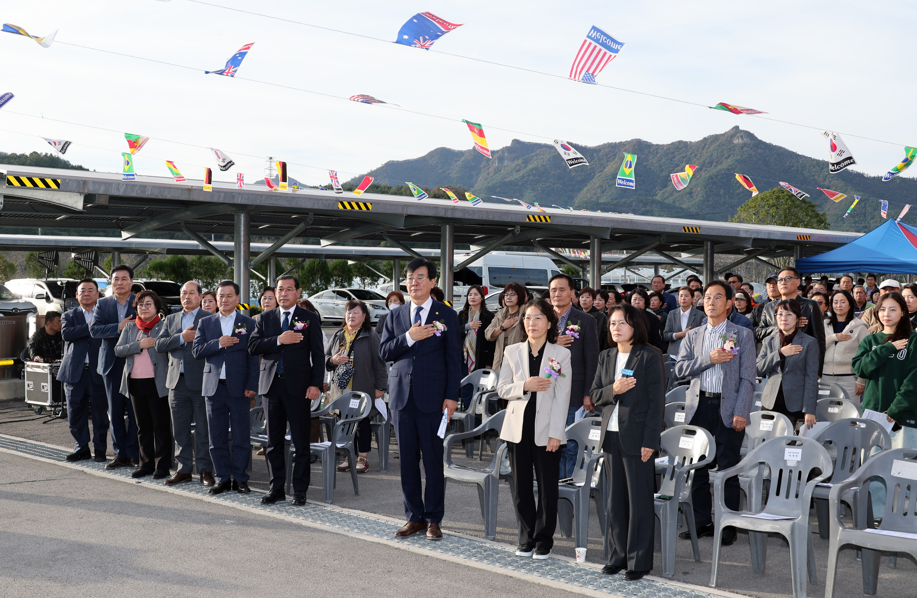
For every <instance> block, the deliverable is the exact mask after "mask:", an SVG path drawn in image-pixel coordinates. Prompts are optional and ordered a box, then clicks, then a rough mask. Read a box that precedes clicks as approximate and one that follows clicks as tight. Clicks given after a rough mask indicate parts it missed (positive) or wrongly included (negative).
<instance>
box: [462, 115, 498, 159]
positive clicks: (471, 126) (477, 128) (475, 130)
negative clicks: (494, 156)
mask: <svg viewBox="0 0 917 598" xmlns="http://www.w3.org/2000/svg"><path fill="white" fill-rule="evenodd" d="M462 122H463V123H465V124H466V125H468V130H469V131H471V138H472V139H474V149H476V150H478V151H479V152H480V153H481V154H483V155H484V156H485V157H487V158H490V157H491V156H490V148H489V147H487V138H486V137H484V129H482V128H481V125H479V124H478V123H473V122H471V121H470V120H462Z"/></svg>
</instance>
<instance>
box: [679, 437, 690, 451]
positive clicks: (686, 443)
mask: <svg viewBox="0 0 917 598" xmlns="http://www.w3.org/2000/svg"><path fill="white" fill-rule="evenodd" d="M678 448H683V449H693V448H694V439H693V438H691V437H690V436H682V437H681V438H680V439H679V440H678Z"/></svg>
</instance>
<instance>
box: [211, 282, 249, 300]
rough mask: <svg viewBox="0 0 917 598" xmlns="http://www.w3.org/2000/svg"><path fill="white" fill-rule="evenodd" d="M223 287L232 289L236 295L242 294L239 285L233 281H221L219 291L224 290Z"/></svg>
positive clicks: (218, 286)
mask: <svg viewBox="0 0 917 598" xmlns="http://www.w3.org/2000/svg"><path fill="white" fill-rule="evenodd" d="M223 287H232V289H233V290H234V291H235V292H236V295H238V294H240V293H241V292H242V291H241V290H240V289H239V285H237V284H236V283H234V282H233V281H231V280H221V281H220V284H218V285H217V290H219V289H222V288H223ZM214 297H216V295H214Z"/></svg>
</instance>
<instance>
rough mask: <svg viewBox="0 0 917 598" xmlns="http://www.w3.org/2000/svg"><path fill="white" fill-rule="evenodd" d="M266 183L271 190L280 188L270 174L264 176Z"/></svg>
mask: <svg viewBox="0 0 917 598" xmlns="http://www.w3.org/2000/svg"><path fill="white" fill-rule="evenodd" d="M264 184H265V185H267V188H268V189H270V190H271V191H279V190H280V189H278V187H277V185H275V184H274V181H273V180H272V179H271V177H269V176H266V177H264Z"/></svg>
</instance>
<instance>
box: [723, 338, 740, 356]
mask: <svg viewBox="0 0 917 598" xmlns="http://www.w3.org/2000/svg"><path fill="white" fill-rule="evenodd" d="M720 340H721V341H723V350H724V351H729V352H730V353H732V354H733V355H738V354H739V348H738V347H737V346H736V335H735V333H731V334H729V335H728V336H727V335H725V334H721V335H720Z"/></svg>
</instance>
